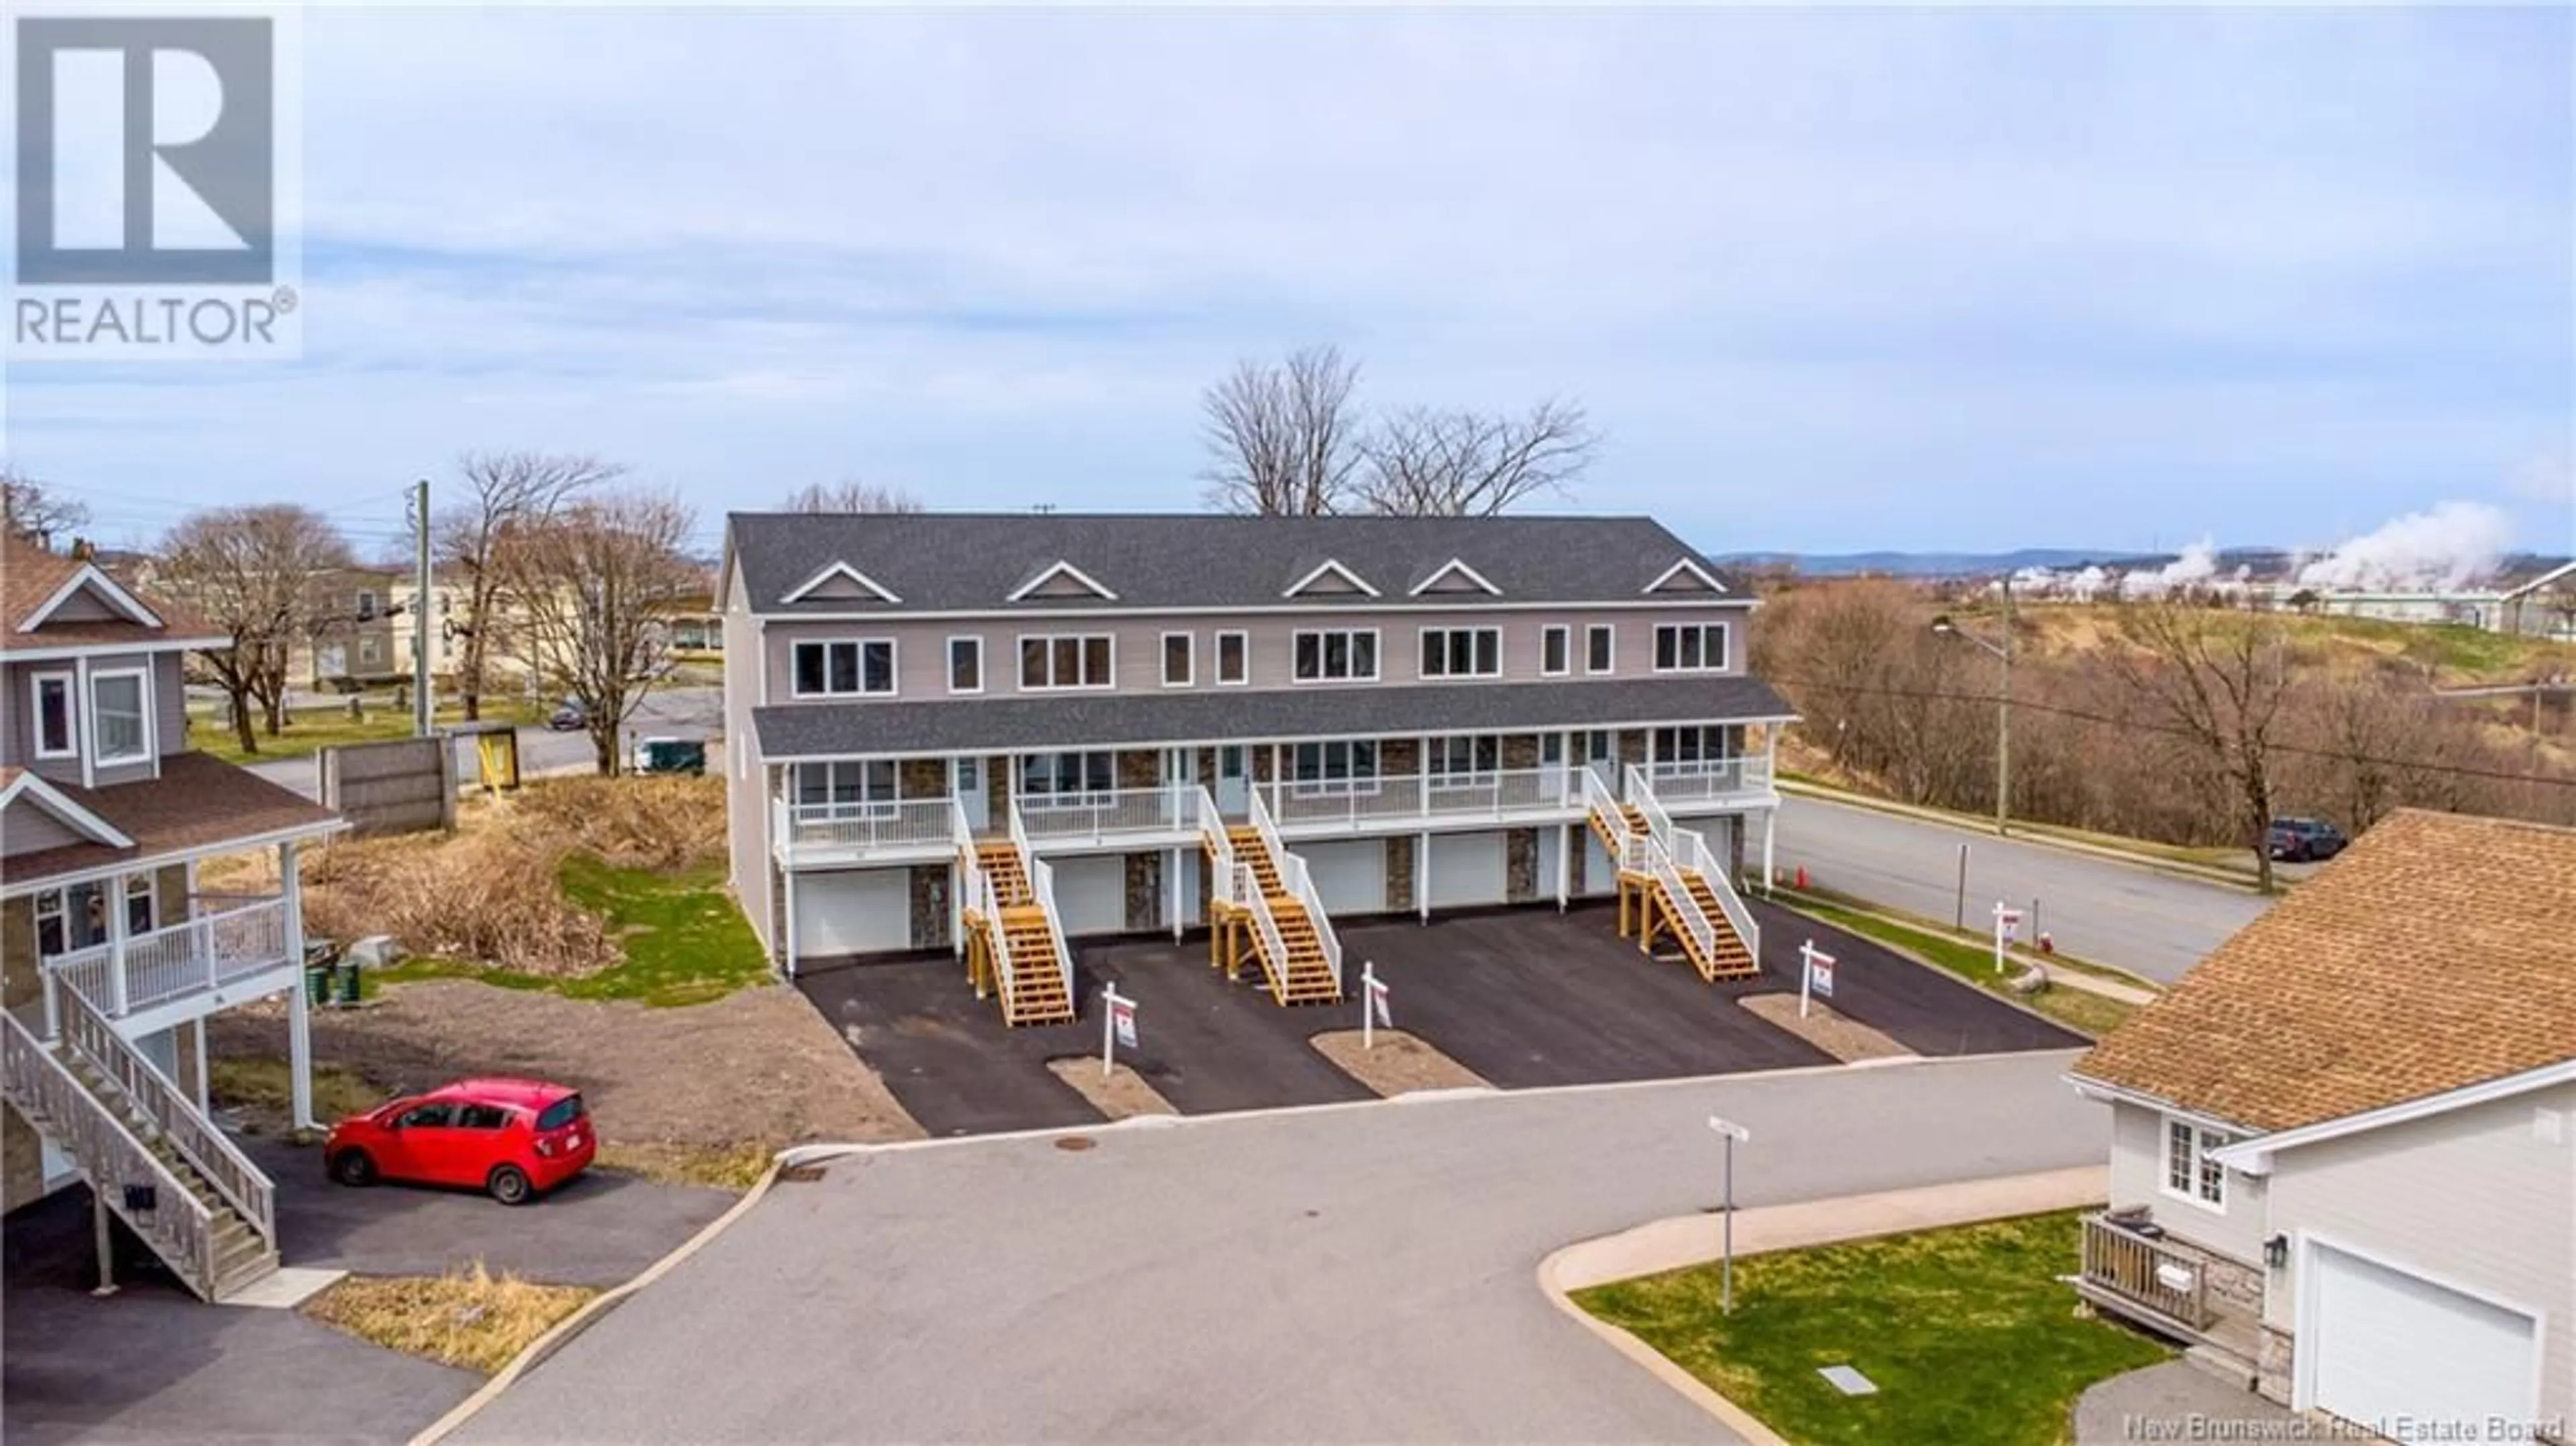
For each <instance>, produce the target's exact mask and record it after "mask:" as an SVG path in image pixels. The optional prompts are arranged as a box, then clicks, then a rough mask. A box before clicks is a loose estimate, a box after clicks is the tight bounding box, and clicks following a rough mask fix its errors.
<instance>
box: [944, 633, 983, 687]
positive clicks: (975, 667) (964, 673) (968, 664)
mask: <svg viewBox="0 0 2576 1446" xmlns="http://www.w3.org/2000/svg"><path fill="white" fill-rule="evenodd" d="M948 691H949V692H951V693H981V692H983V691H984V640H983V639H982V638H950V639H949V640H948Z"/></svg>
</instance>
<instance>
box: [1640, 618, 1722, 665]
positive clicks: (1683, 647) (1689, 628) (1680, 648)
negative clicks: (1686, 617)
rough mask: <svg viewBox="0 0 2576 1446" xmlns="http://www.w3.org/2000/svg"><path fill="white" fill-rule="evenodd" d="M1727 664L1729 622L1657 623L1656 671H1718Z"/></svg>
mask: <svg viewBox="0 0 2576 1446" xmlns="http://www.w3.org/2000/svg"><path fill="white" fill-rule="evenodd" d="M1725 667H1726V624H1724V623H1657V624H1655V671H1656V672H1658V673H1715V672H1720V671H1723V670H1724V669H1725Z"/></svg>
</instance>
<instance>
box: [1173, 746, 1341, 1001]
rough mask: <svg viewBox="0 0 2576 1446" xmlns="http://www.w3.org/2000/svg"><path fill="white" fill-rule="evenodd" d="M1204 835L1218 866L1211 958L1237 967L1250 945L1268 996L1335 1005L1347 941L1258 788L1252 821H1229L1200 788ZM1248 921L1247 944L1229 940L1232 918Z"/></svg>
mask: <svg viewBox="0 0 2576 1446" xmlns="http://www.w3.org/2000/svg"><path fill="white" fill-rule="evenodd" d="M1199 819H1200V823H1199V835H1200V841H1201V843H1202V845H1203V846H1204V847H1205V848H1206V850H1207V852H1208V856H1209V858H1210V860H1211V861H1212V863H1213V864H1214V868H1213V870H1212V872H1213V874H1214V875H1215V877H1216V887H1215V889H1214V891H1213V892H1212V894H1211V897H1210V899H1209V913H1210V918H1211V921H1212V922H1213V923H1215V924H1216V925H1217V926H1218V927H1217V928H1216V929H1215V930H1213V931H1212V933H1211V939H1210V947H1211V950H1212V951H1213V952H1212V956H1211V957H1212V961H1213V962H1215V963H1216V964H1218V965H1219V966H1220V967H1222V968H1224V969H1226V970H1227V971H1228V972H1229V973H1231V972H1232V971H1233V970H1234V969H1235V968H1237V967H1238V966H1239V965H1240V964H1241V963H1242V958H1243V953H1244V952H1248V953H1250V954H1251V956H1252V957H1253V959H1254V960H1255V961H1257V962H1258V963H1259V964H1260V966H1261V972H1262V976H1263V978H1264V980H1265V982H1266V983H1267V984H1268V986H1269V989H1270V997H1271V998H1272V999H1274V1000H1277V1001H1278V1002H1279V1003H1281V1004H1331V1003H1336V1002H1338V1001H1339V1000H1340V999H1341V997H1342V946H1341V940H1340V938H1339V937H1337V936H1336V935H1335V934H1334V933H1333V924H1332V920H1331V919H1330V918H1329V917H1327V916H1326V915H1325V912H1324V905H1323V899H1322V897H1321V895H1320V894H1319V893H1318V892H1317V890H1316V888H1315V883H1314V879H1313V877H1312V876H1311V875H1310V874H1308V873H1307V871H1306V863H1305V860H1303V859H1300V858H1298V857H1297V856H1296V855H1295V854H1293V853H1290V852H1289V851H1288V849H1287V847H1286V846H1285V845H1284V844H1283V843H1282V842H1281V840H1280V838H1279V830H1278V828H1277V827H1276V825H1274V824H1273V823H1272V822H1271V820H1270V816H1269V811H1268V810H1267V809H1266V808H1265V807H1264V806H1263V804H1262V801H1261V797H1260V795H1259V794H1255V795H1253V797H1252V800H1251V821H1250V822H1248V823H1241V824H1228V823H1226V822H1225V821H1224V820H1223V819H1222V818H1221V817H1220V816H1219V815H1218V814H1217V812H1216V805H1215V801H1214V800H1213V799H1212V798H1210V797H1209V796H1208V795H1207V794H1206V792H1205V791H1204V790H1202V791H1201V792H1200V795H1199ZM1229 923H1231V924H1235V925H1242V924H1249V925H1250V930H1249V933H1248V935H1245V936H1243V937H1244V938H1245V939H1246V942H1247V943H1248V944H1249V949H1248V950H1243V951H1238V950H1236V949H1234V948H1231V947H1229V945H1228V942H1227V941H1228V939H1229V938H1230V937H1233V935H1232V933H1231V931H1230V930H1229V929H1228V928H1227V925H1228V924H1229Z"/></svg>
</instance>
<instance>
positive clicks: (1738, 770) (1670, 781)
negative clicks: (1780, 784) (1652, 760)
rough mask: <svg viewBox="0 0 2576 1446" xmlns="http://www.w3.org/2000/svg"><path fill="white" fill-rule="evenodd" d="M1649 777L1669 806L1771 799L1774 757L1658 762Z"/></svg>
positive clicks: (1756, 756) (1656, 792) (1647, 773)
mask: <svg viewBox="0 0 2576 1446" xmlns="http://www.w3.org/2000/svg"><path fill="white" fill-rule="evenodd" d="M1646 778H1647V780H1648V781H1649V782H1650V783H1652V784H1653V785H1654V789H1655V796H1656V797H1657V798H1660V799H1662V800H1663V801H1664V803H1665V804H1666V805H1668V806H1669V805H1673V804H1679V805H1681V806H1682V807H1684V808H1690V807H1693V806H1695V805H1698V804H1703V803H1721V802H1735V801H1738V800H1741V799H1746V798H1767V797H1770V796H1771V795H1772V793H1773V792H1774V786H1773V782H1772V774H1771V760H1770V758H1769V757H1768V756H1767V755H1762V754H1753V755H1749V756H1747V757H1743V758H1712V759H1709V760H1708V761H1706V762H1704V763H1657V764H1653V765H1650V766H1648V767H1647V769H1646Z"/></svg>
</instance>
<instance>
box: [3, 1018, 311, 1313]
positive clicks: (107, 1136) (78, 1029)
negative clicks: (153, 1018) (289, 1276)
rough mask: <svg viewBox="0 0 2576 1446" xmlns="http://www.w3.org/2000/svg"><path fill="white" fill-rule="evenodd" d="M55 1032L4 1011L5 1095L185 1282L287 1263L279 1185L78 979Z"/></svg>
mask: <svg viewBox="0 0 2576 1446" xmlns="http://www.w3.org/2000/svg"><path fill="white" fill-rule="evenodd" d="M57 1016H58V1018H59V1019H60V1021H61V1025H62V1035H61V1037H60V1038H59V1039H56V1040H46V1039H44V1038H41V1037H40V1036H38V1035H37V1033H36V1032H35V1031H34V1030H32V1029H30V1028H28V1027H27V1025H26V1023H25V1022H24V1021H22V1020H20V1019H18V1018H17V1017H16V1016H15V1015H14V1014H5V1013H0V1098H5V1099H6V1100H7V1102H8V1104H9V1106H10V1107H11V1108H12V1109H15V1110H16V1111H17V1112H18V1113H19V1114H20V1115H21V1116H23V1117H24V1118H25V1119H26V1121H27V1123H28V1124H30V1125H32V1126H34V1127H35V1128H36V1129H37V1130H38V1131H40V1132H41V1133H43V1134H44V1135H45V1136H46V1137H47V1138H48V1139H51V1140H52V1141H53V1142H54V1143H55V1145H56V1146H57V1147H59V1148H60V1149H61V1150H62V1151H63V1152H64V1153H65V1154H67V1155H69V1156H70V1157H71V1159H72V1162H73V1163H74V1164H75V1165H76V1166H78V1167H79V1169H80V1170H81V1172H82V1173H83V1174H84V1175H86V1176H87V1177H88V1179H89V1182H90V1187H91V1188H92V1189H93V1190H95V1191H96V1192H97V1194H98V1198H99V1199H100V1200H101V1201H102V1202H104V1203H105V1204H106V1206H107V1208H108V1209H109V1210H111V1211H113V1212H115V1214H116V1216H117V1217H118V1218H119V1219H121V1220H123V1221H124V1222H125V1223H126V1225H127V1226H128V1227H130V1228H131V1229H132V1230H133V1231H134V1233H135V1234H136V1235H137V1236H138V1237H140V1238H141V1239H142V1240H143V1242H144V1243H145V1244H146V1245H149V1246H150V1247H151V1248H152V1251H153V1253H154V1254H156V1255H158V1256H159V1257H160V1258H161V1259H162V1261H163V1262H164V1263H165V1264H167V1265H168V1266H169V1267H170V1268H171V1270H172V1271H173V1272H175V1273H176V1274H177V1275H178V1277H179V1278H180V1280H181V1281H182V1282H184V1283H185V1284H186V1285H187V1287H188V1288H189V1289H190V1290H192V1291H194V1292H196V1293H197V1295H198V1296H200V1297H201V1298H203V1299H206V1300H221V1299H224V1298H225V1297H227V1296H230V1295H232V1294H233V1293H235V1292H237V1291H239V1290H240V1289H242V1288H243V1287H244V1286H247V1285H250V1284H251V1283H253V1282H254V1281H257V1280H260V1279H261V1278H263V1277H265V1276H267V1275H269V1274H271V1273H273V1272H274V1271H275V1270H276V1269H277V1263H278V1257H277V1196H276V1187H275V1186H274V1185H273V1184H272V1183H271V1182H270V1180H269V1178H268V1176H267V1175H265V1174H263V1173H261V1171H260V1169H259V1167H258V1166H256V1165H253V1164H252V1163H251V1162H250V1159H249V1157H248V1156H245V1155H244V1154H242V1152H241V1150H240V1148H239V1147H237V1146H235V1145H234V1144H233V1142H232V1141H231V1140H230V1139H228V1138H226V1137H225V1135H224V1133H223V1131H222V1130H220V1129H218V1128H217V1127H216V1126H215V1124H214V1122H213V1121H212V1120H209V1119H207V1118H206V1117H205V1115H204V1114H202V1113H201V1112H199V1111H198V1109H197V1108H196V1106H195V1104H194V1103H193V1102H191V1101H190V1100H189V1099H188V1098H187V1096H186V1095H185V1094H183V1093H182V1092H181V1091H180V1089H179V1087H178V1086H177V1085H175V1084H173V1083H171V1081H170V1079H169V1078H168V1077H167V1076H165V1075H163V1074H162V1073H161V1072H160V1071H159V1070H157V1069H155V1068H154V1067H153V1065H152V1063H151V1061H149V1060H147V1059H145V1058H144V1057H143V1055H142V1054H141V1053H140V1052H138V1051H137V1050H136V1049H135V1048H134V1047H133V1046H132V1045H130V1044H128V1043H126V1041H125V1040H124V1038H123V1037H122V1036H120V1035H119V1034H117V1032H116V1029H115V1026H114V1025H112V1024H110V1023H109V1021H108V1019H107V1016H106V1015H104V1014H102V1013H100V1012H99V1010H98V1009H97V1007H96V1006H95V1005H93V1004H91V1003H90V1002H89V1001H88V1000H87V999H85V998H83V997H82V996H81V994H80V992H79V991H78V990H76V989H70V988H65V989H62V990H61V991H60V997H59V999H58V1000H57Z"/></svg>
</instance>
